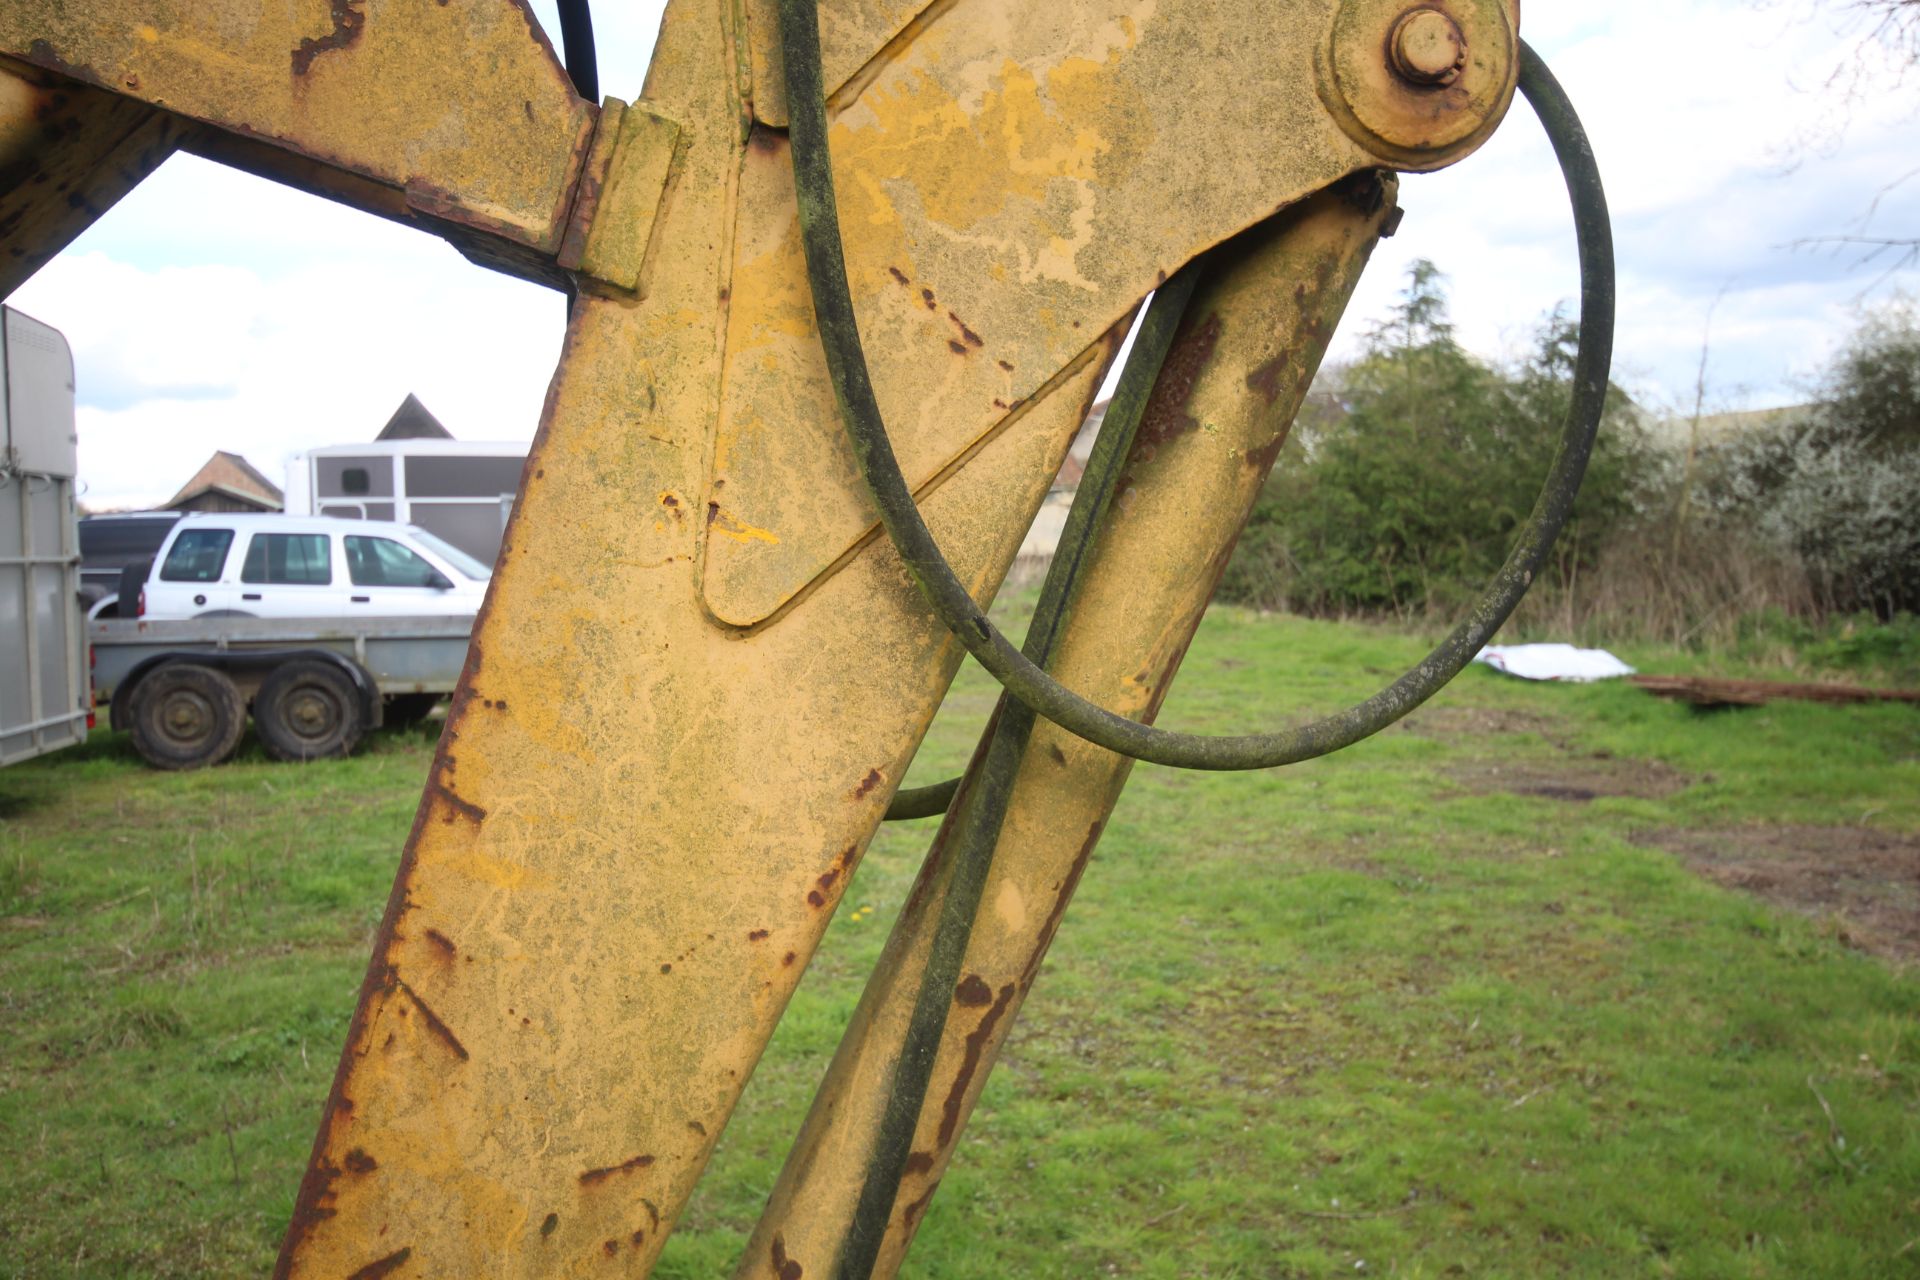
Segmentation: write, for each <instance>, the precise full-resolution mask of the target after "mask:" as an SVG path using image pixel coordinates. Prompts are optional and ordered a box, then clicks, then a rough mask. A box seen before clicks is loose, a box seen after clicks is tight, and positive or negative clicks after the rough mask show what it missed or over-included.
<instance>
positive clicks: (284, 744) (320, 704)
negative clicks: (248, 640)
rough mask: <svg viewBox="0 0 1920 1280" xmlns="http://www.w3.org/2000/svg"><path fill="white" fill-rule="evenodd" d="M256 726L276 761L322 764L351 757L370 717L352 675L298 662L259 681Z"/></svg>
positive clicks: (311, 662)
mask: <svg viewBox="0 0 1920 1280" xmlns="http://www.w3.org/2000/svg"><path fill="white" fill-rule="evenodd" d="M253 726H254V728H255V729H257V730H259V733H260V744H261V745H262V746H264V747H265V748H266V749H267V754H268V755H270V756H272V757H273V758H274V759H276V760H291V761H306V760H321V759H325V758H327V757H330V756H331V757H340V756H347V755H351V754H352V753H353V749H354V748H355V747H357V746H359V745H360V739H361V737H362V736H364V735H365V733H366V731H367V718H366V714H365V712H364V710H363V705H362V700H361V697H360V690H359V689H358V688H356V687H355V686H354V682H353V678H352V677H351V676H349V675H348V674H347V673H346V672H344V671H342V670H341V669H340V668H339V667H337V666H335V665H334V664H333V663H331V662H321V661H316V660H314V659H307V658H300V659H295V660H294V661H292V662H288V663H283V664H282V665H280V666H277V667H275V668H274V669H273V670H272V671H271V672H269V673H268V674H267V678H266V679H265V680H263V681H261V683H260V692H259V693H257V694H255V695H254V697H253Z"/></svg>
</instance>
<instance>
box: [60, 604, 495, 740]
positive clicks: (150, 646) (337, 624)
mask: <svg viewBox="0 0 1920 1280" xmlns="http://www.w3.org/2000/svg"><path fill="white" fill-rule="evenodd" d="M472 629H473V628H472V623H471V621H470V620H468V619H466V618H446V617H417V618H355V619H351V620H346V619H341V620H337V621H335V620H324V619H322V620H316V619H309V618H233V617H225V618H194V619H181V620H152V621H149V620H147V619H142V618H99V619H96V620H94V621H93V622H91V623H89V624H88V625H87V641H88V644H89V646H90V648H91V652H92V664H93V687H94V695H95V698H96V699H97V700H98V701H101V702H105V703H107V704H108V705H109V707H110V708H111V717H112V718H111V723H112V725H113V727H114V728H115V729H122V730H126V731H128V732H129V733H131V734H132V735H133V743H134V747H135V749H136V750H138V751H139V752H140V754H141V755H142V756H143V757H144V758H145V759H146V760H147V761H148V763H150V764H153V765H155V766H157V767H160V768H165V769H192V768H199V767H202V766H205V765H210V764H218V763H219V762H220V761H221V760H224V759H226V758H227V757H228V756H229V755H231V754H232V753H233V750H234V748H235V747H237V746H238V745H239V742H240V737H241V735H242V733H244V732H245V730H246V724H247V718H248V716H249V714H251V716H252V718H253V721H254V726H255V729H256V730H257V731H258V733H259V735H260V740H261V743H262V745H263V746H265V747H266V749H267V752H268V754H270V755H272V756H274V757H275V758H277V759H283V760H312V759H317V758H319V757H322V756H341V755H346V754H348V753H349V752H351V751H352V750H353V748H354V746H355V745H356V744H357V743H358V742H359V741H360V739H361V738H362V737H363V736H364V735H365V734H366V733H367V732H368V731H369V730H371V729H376V728H379V727H380V726H382V725H383V724H393V723H408V722H413V721H417V720H419V719H421V718H423V717H424V716H425V715H426V714H427V713H428V712H429V711H430V710H431V709H432V707H433V705H434V704H435V703H436V702H438V701H439V699H440V698H441V697H442V696H443V695H445V694H448V693H450V692H452V691H453V687H454V686H455V685H456V684H457V683H459V679H460V670H461V667H462V666H463V665H464V664H465V662H466V658H467V645H468V641H469V639H470V637H471V634H472Z"/></svg>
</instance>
